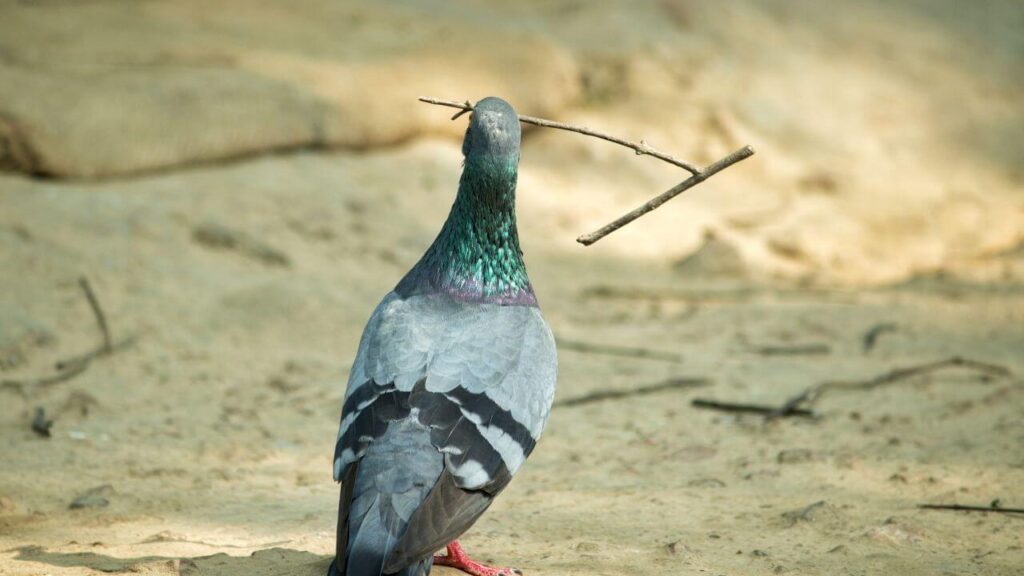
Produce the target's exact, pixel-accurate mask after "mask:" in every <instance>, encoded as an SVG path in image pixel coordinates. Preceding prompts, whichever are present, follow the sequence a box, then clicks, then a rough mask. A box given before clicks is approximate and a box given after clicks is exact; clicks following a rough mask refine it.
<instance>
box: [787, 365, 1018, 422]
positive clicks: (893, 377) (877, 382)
mask: <svg viewBox="0 0 1024 576" xmlns="http://www.w3.org/2000/svg"><path fill="white" fill-rule="evenodd" d="M955 366H961V367H964V368H968V369H971V370H975V371H977V372H981V373H983V374H986V375H988V376H1009V375H1010V370H1009V369H1008V368H1005V367H1003V366H997V365H995V364H987V363H985V362H978V361H976V360H969V359H967V358H961V357H960V356H953V357H951V358H946V359H945V360H939V361H936V362H929V363H927V364H918V365H917V366H910V367H908V368H896V369H894V370H891V371H889V372H886V373H885V374H882V375H880V376H876V377H874V378H870V379H868V380H855V381H829V382H821V383H819V384H815V385H814V386H811V387H810V388H807V389H806V390H804V391H803V392H801V393H799V394H797V395H796V396H793V397H792V398H790V399H789V400H787V401H786V402H785V403H784V404H783V405H782V406H780V407H778V408H776V409H775V410H773V411H772V412H771V413H770V414H768V415H767V419H768V420H774V419H775V418H780V417H783V416H789V415H790V414H793V412H794V410H796V409H797V407H798V406H800V405H801V404H803V403H805V402H806V403H810V402H814V401H815V400H817V399H818V398H819V397H820V396H821V395H822V394H823V393H824V392H825V391H826V390H832V389H839V388H845V389H853V390H871V389H872V388H877V387H879V386H882V385H885V384H891V383H893V382H899V381H901V380H906V379H907V378H911V377H913V376H920V375H922V374H930V373H932V372H936V371H938V370H943V369H945V368H951V367H955Z"/></svg>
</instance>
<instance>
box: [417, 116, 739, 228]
mask: <svg viewBox="0 0 1024 576" xmlns="http://www.w3.org/2000/svg"><path fill="white" fill-rule="evenodd" d="M419 100H420V102H425V103H427V104H436V105H437V106H447V107H449V108H457V109H458V110H459V112H457V113H456V114H455V115H454V116H452V120H455V119H456V118H458V117H459V116H462V115H463V114H465V113H467V112H472V111H473V104H472V103H470V102H469V100H466V101H464V102H456V101H454V100H439V99H437V98H427V97H422V98H420V99H419ZM519 121H520V122H523V123H525V124H533V125H534V126H542V127H544V128H556V129H558V130H566V131H568V132H575V133H577V134H583V135H586V136H593V137H594V138H600V139H601V140H606V141H608V142H612V143H614V144H618V145H619V146H625V147H626V148H629V149H631V150H633V151H634V152H635V153H636V154H637V156H653V157H654V158H657V159H659V160H662V161H664V162H668V163H669V164H672V165H673V166H678V167H679V168H682V169H683V170H686V171H687V172H689V173H690V174H691V176H690V177H689V178H687V179H686V180H684V181H682V182H680V183H679V184H676V185H675V186H673V187H672V188H670V189H668V190H666V191H665V192H663V193H661V194H659V195H658V196H655V197H654V198H652V199H650V200H648V201H647V202H645V203H643V204H642V205H640V206H638V207H637V208H636V209H634V210H632V211H630V212H627V213H626V214H624V215H622V216H620V217H619V218H617V219H615V220H614V221H612V222H609V223H608V224H606V225H604V226H602V227H601V228H598V229H597V230H595V231H593V232H591V233H589V234H584V235H582V236H580V237H579V238H577V239H576V241H577V242H579V243H580V244H583V245H584V246H590V245H591V244H593V243H594V242H597V241H598V240H600V239H601V238H604V237H605V236H607V235H609V234H611V233H612V232H615V231H616V230H618V229H619V228H622V227H623V226H625V225H627V224H629V223H630V222H632V221H633V220H636V219H637V218H639V217H641V216H643V215H644V214H647V213H648V212H651V211H653V210H656V209H657V208H658V207H659V206H661V205H662V204H664V203H665V202H668V201H669V200H671V199H672V198H675V197H676V196H678V195H679V194H682V193H683V192H685V191H687V190H689V189H690V188H693V187H694V186H696V185H697V184H700V183H701V182H703V181H705V180H707V179H708V178H710V177H712V176H714V175H715V174H717V173H719V172H721V171H722V170H725V169H726V168H728V167H729V166H732V165H733V164H735V163H737V162H740V161H741V160H745V159H747V158H750V157H751V156H753V155H754V149H753V148H752V147H750V146H744V147H742V148H740V149H739V150H736V151H735V152H733V153H732V154H729V155H728V156H726V157H725V158H722V159H721V160H719V161H717V162H714V163H712V164H709V165H708V166H705V167H704V168H699V167H697V166H695V165H693V164H691V163H689V162H686V161H683V160H680V159H678V158H675V157H674V156H670V155H668V154H665V153H664V152H660V151H658V150H656V149H654V148H652V147H651V146H650V145H649V144H647V142H645V141H643V140H641V141H640V142H630V141H629V140H623V139H622V138H618V137H616V136H612V135H610V134H605V133H604V132H598V131H597V130H591V129H590V128H587V127H584V126H573V125H572V124H563V123H561V122H555V121H553V120H545V119H544V118H535V117H533V116H519Z"/></svg>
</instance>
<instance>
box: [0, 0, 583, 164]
mask: <svg viewBox="0 0 1024 576" xmlns="http://www.w3.org/2000/svg"><path fill="white" fill-rule="evenodd" d="M490 13H491V17H487V16H486V15H484V14H478V13H477V12H476V11H458V10H428V11H424V10H421V9H419V8H415V7H405V6H402V5H381V6H377V7H373V8H372V9H371V7H367V6H364V7H351V6H344V5H338V4H337V3H336V2H333V1H331V0H311V1H309V2H303V3H302V4H299V5H296V6H293V7H291V8H290V9H289V10H286V11H283V12H282V11H280V10H278V9H277V8H274V7H271V6H269V5H268V6H265V7H264V6H248V5H247V6H246V7H245V9H244V10H241V9H239V8H238V7H237V6H232V5H231V4H230V3H224V4H221V3H206V4H203V5H202V6H196V5H191V4H189V3H171V4H166V5H163V6H161V7H159V8H155V7H149V6H144V5H141V4H131V5H125V6H115V5H112V4H109V5H108V4H102V3H101V4H90V5H85V4H79V3H71V4H65V5H62V6H61V7H60V9H59V10H58V9H53V8H52V7H47V6H40V5H35V4H17V5H12V6H9V7H6V8H5V9H4V17H3V18H2V19H0V38H2V39H3V42H2V44H0V111H2V113H0V168H2V167H6V168H8V169H14V170H17V171H20V172H24V173H29V174H39V175H48V176H54V177H59V178H83V177H85V178H96V177H105V176H112V175H119V174H127V173H134V172H140V171H148V170H155V169H159V168H167V167H171V166H180V165H184V164H193V163H198V162H203V163H205V162H209V161H212V160H224V159H230V158H237V157H240V156H244V155H249V154H256V153H265V152H269V151H280V150H290V149H297V148H310V147H325V146H327V147H346V148H359V149H364V148H368V147H371V146H380V145H388V144H395V143H398V142H401V141H403V140H408V139H410V138H412V137H414V136H417V135H420V134H424V133H428V132H448V133H451V134H453V135H454V134H458V133H459V132H460V131H461V130H463V129H464V124H462V123H453V122H449V121H448V117H449V116H450V113H447V112H445V111H443V110H439V109H437V108H436V107H432V106H428V105H425V104H420V103H418V102H416V97H417V96H421V95H437V96H438V97H454V98H470V99H479V98H481V97H483V96H488V95H491V94H500V95H502V96H504V97H506V98H507V99H508V100H510V101H511V102H513V103H514V104H515V105H516V106H517V108H518V109H521V110H523V111H524V113H529V114H538V115H548V116H551V115H557V111H558V110H560V109H562V108H563V107H564V106H565V105H566V104H567V103H568V102H569V101H570V100H572V99H574V98H575V97H576V95H577V94H578V92H579V78H578V73H577V70H576V65H575V62H574V60H573V59H572V58H571V57H570V56H569V55H568V53H567V51H566V50H564V49H562V48H559V47H557V46H555V45H553V44H552V43H550V42H549V41H547V40H546V39H545V38H543V37H542V36H540V35H539V34H534V33H527V32H523V31H522V30H521V29H517V28H516V26H515V25H514V24H513V23H512V22H510V21H508V19H505V18H501V17H498V14H497V13H496V11H491V12H490ZM311 23H316V26H311V25H310V24H311ZM451 29H460V30H463V31H464V33H461V34H451V33H447V32H446V30H451ZM72 30H74V31H77V32H75V33H72V32H70V31H72ZM81 31H88V33H81ZM413 31H415V32H413ZM339 38H344V42H339V41H337V39H339ZM452 70H458V71H459V73H458V74H451V73H450V72H451V71H452Z"/></svg>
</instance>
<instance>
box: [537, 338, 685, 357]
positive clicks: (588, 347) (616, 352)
mask: <svg viewBox="0 0 1024 576" xmlns="http://www.w3.org/2000/svg"><path fill="white" fill-rule="evenodd" d="M556 342H557V343H558V347H559V348H561V349H562V350H572V351H574V352H583V353H585V354H603V355H605V356H620V357H623V358H643V359H645V360H661V361H664V362H682V361H683V357H682V356H681V355H679V354H676V353H674V352H665V351H662V350H651V349H649V348H631V347H628V346H613V345H610V344H592V343H590V342H579V341H577V340H565V339H564V338H557V339H556Z"/></svg>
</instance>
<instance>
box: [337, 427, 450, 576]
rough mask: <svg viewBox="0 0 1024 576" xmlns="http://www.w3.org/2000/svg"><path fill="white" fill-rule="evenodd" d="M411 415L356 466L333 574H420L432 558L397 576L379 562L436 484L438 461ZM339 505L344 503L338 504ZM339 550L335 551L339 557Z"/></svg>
mask: <svg viewBox="0 0 1024 576" xmlns="http://www.w3.org/2000/svg"><path fill="white" fill-rule="evenodd" d="M416 416H417V415H416V414H410V416H409V417H407V418H406V419H404V420H400V421H395V422H392V423H391V424H390V425H389V426H388V430H387V431H386V432H385V433H384V434H383V436H381V437H380V438H379V439H377V440H375V441H374V442H373V443H372V444H371V445H370V447H369V448H368V449H367V451H366V455H365V456H364V457H363V459H362V460H361V461H360V462H359V468H358V470H357V471H356V473H355V478H354V485H353V491H352V499H351V501H350V502H348V503H347V506H348V542H347V547H346V549H345V550H344V557H345V561H344V564H345V570H344V571H343V572H342V571H341V570H340V569H339V568H338V566H336V565H335V564H337V563H338V560H335V563H332V567H331V569H332V572H331V573H330V574H332V575H334V574H338V575H339V576H392V575H394V576H426V575H427V574H429V573H430V567H431V565H432V563H433V559H432V558H431V557H430V556H429V555H428V556H427V557H426V558H423V559H421V560H419V561H415V562H413V563H412V564H410V565H408V566H406V567H404V568H402V569H400V570H399V571H397V572H385V571H384V564H385V562H386V561H387V559H388V557H389V556H390V555H391V553H392V552H393V551H394V550H395V548H396V547H397V546H398V544H399V542H400V541H401V540H402V538H403V536H405V532H406V528H408V526H409V519H410V518H411V517H412V515H413V513H414V512H416V509H417V508H419V506H420V504H421V503H422V502H423V500H424V499H425V498H426V497H427V495H428V494H429V492H430V489H431V487H432V486H434V484H436V483H437V479H438V477H440V475H441V471H442V469H443V467H444V458H443V456H442V455H441V454H440V453H439V452H438V451H437V449H436V448H434V447H433V446H432V445H431V444H430V429H429V428H427V427H426V426H424V425H422V424H420V423H419V421H418V420H417V418H416ZM343 505H344V504H343ZM341 556H342V551H339V558H340V557H341Z"/></svg>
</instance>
